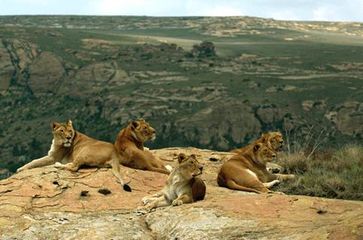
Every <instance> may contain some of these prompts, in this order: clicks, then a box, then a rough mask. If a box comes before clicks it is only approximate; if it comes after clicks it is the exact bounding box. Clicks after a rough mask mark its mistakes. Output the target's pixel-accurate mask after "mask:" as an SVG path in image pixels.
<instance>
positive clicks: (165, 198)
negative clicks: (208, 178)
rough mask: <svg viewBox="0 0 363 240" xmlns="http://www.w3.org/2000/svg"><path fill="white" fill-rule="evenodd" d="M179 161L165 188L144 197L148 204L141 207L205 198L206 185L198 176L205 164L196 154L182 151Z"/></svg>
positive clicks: (156, 206)
mask: <svg viewBox="0 0 363 240" xmlns="http://www.w3.org/2000/svg"><path fill="white" fill-rule="evenodd" d="M178 162H179V165H178V166H177V167H176V168H175V169H174V170H173V171H172V172H171V173H170V175H169V177H168V180H167V182H166V186H165V187H164V189H163V190H162V191H161V192H159V193H157V194H154V195H152V196H149V197H145V198H143V200H142V202H143V204H144V205H146V206H145V207H143V208H141V209H144V210H147V211H150V210H152V209H154V208H158V207H164V206H169V205H173V206H179V205H182V204H184V203H191V202H195V201H199V200H203V199H204V197H205V192H206V185H205V183H204V182H203V180H202V179H200V178H199V177H197V176H199V175H201V174H202V171H203V166H202V165H201V164H200V163H199V162H198V161H197V159H196V157H195V155H194V154H192V155H190V156H189V157H187V156H186V155H185V154H182V153H181V154H179V156H178Z"/></svg>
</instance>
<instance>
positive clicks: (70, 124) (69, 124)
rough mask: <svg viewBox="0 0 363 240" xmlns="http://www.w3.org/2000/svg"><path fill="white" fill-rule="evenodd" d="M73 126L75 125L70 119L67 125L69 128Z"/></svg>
mask: <svg viewBox="0 0 363 240" xmlns="http://www.w3.org/2000/svg"><path fill="white" fill-rule="evenodd" d="M72 124H73V123H72V120H70V119H69V120H68V121H67V125H68V126H70V127H72Z"/></svg>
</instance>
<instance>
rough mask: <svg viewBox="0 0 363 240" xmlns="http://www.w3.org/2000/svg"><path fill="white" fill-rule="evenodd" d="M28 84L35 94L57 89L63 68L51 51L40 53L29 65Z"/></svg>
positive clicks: (62, 74)
mask: <svg viewBox="0 0 363 240" xmlns="http://www.w3.org/2000/svg"><path fill="white" fill-rule="evenodd" d="M29 73H30V78H29V86H30V88H31V89H32V91H33V93H34V94H35V95H39V94H42V93H48V92H52V93H55V92H56V91H57V86H58V83H59V82H60V81H61V80H62V79H63V77H64V75H65V70H64V67H63V65H62V62H61V60H60V59H59V58H58V57H57V56H55V55H54V54H53V53H51V52H43V53H41V54H40V55H39V56H38V57H37V58H36V59H35V60H34V62H33V63H32V64H31V65H30V67H29Z"/></svg>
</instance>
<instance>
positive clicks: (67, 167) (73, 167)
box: [54, 162, 80, 172]
mask: <svg viewBox="0 0 363 240" xmlns="http://www.w3.org/2000/svg"><path fill="white" fill-rule="evenodd" d="M54 167H56V168H59V169H65V170H68V171H71V172H76V171H77V170H78V169H79V167H80V166H79V165H78V164H76V163H74V162H71V163H67V164H62V163H60V162H56V163H55V165H54Z"/></svg>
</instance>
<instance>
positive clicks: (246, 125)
mask: <svg viewBox="0 0 363 240" xmlns="http://www.w3.org/2000/svg"><path fill="white" fill-rule="evenodd" d="M210 119H213V121H210ZM177 124H178V126H179V129H180V131H181V132H180V134H181V135H184V134H185V137H186V139H187V141H188V142H196V143H197V144H199V145H200V146H206V147H209V148H212V146H217V147H218V148H220V149H225V150H227V149H228V148H229V147H230V146H231V144H230V141H232V142H235V143H242V142H245V141H246V140H247V141H248V140H249V139H251V138H252V137H253V136H254V135H255V133H256V132H257V133H259V132H260V131H261V124H260V122H259V121H258V120H257V119H256V118H255V115H254V112H253V109H252V108H251V106H250V105H247V104H243V103H239V102H234V101H232V102H225V103H221V104H218V105H216V106H213V107H208V108H206V109H203V110H202V111H200V112H197V113H196V114H194V115H193V116H192V117H190V118H187V119H181V120H179V121H178V122H177ZM231 126H233V128H232V127H231ZM190 128H193V129H190ZM211 136H213V137H211ZM226 136H229V137H230V138H231V139H228V138H227V137H226Z"/></svg>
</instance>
